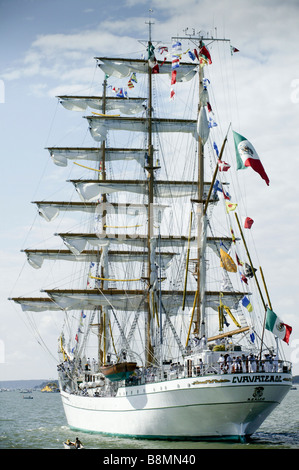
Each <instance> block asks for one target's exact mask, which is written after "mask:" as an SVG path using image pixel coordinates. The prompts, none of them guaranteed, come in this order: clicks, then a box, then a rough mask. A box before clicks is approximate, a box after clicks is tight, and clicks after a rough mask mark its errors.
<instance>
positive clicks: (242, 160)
mask: <svg viewBox="0 0 299 470" xmlns="http://www.w3.org/2000/svg"><path fill="white" fill-rule="evenodd" d="M233 135H234V141H235V149H236V157H237V170H241V169H245V168H247V167H249V166H251V168H252V169H253V170H254V171H256V172H257V173H258V174H259V175H260V176H261V177H262V178H263V180H265V181H266V184H267V185H268V186H269V178H268V176H267V174H266V172H265V170H264V167H263V165H262V162H261V160H260V159H259V156H258V154H257V153H256V151H255V148H254V147H253V145H252V144H251V143H250V142H249V141H248V140H247V139H246V137H243V136H242V135H240V134H238V133H237V132H235V131H233Z"/></svg>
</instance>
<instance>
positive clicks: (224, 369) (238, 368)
mask: <svg viewBox="0 0 299 470" xmlns="http://www.w3.org/2000/svg"><path fill="white" fill-rule="evenodd" d="M291 371H292V363H291V362H289V361H284V360H275V361H271V360H256V361H252V363H250V362H249V361H246V362H243V363H242V361H241V362H236V363H232V364H230V363H225V362H223V363H211V364H203V363H202V364H200V365H192V366H191V367H190V364H187V365H183V364H176V365H175V366H171V365H170V366H169V365H168V366H167V367H165V368H164V369H162V370H161V369H160V368H158V367H151V368H148V369H142V370H141V369H137V374H136V375H132V376H131V377H130V378H129V379H127V380H126V381H125V385H126V387H132V386H138V385H145V384H150V383H157V382H165V381H169V380H176V379H183V378H189V377H190V378H191V377H192V378H195V377H203V376H211V375H215V374H216V375H225V374H242V373H243V374H244V373H248V374H252V373H262V374H269V373H270V374H271V373H272V374H273V373H291ZM86 372H87V371H86ZM60 373H61V370H60ZM61 378H62V379H63V377H61ZM66 378H67V382H68V385H70V382H72V383H73V387H71V388H72V389H73V390H72V392H71V393H77V394H80V395H89V393H88V390H90V391H93V396H99V397H103V396H115V395H116V393H117V390H118V388H119V387H121V386H123V381H121V382H113V383H109V382H108V384H109V386H108V387H107V386H105V387H97V385H96V383H94V385H93V386H92V383H91V382H89V387H86V389H85V390H84V389H81V390H79V389H78V388H77V386H75V382H74V380H72V378H71V377H70V376H69V375H68V377H66ZM77 379H78V377H77V378H76V380H77ZM62 382H63V380H62Z"/></svg>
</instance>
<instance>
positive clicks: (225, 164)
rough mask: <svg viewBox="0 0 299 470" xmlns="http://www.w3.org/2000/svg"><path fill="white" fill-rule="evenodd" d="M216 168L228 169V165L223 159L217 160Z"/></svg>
mask: <svg viewBox="0 0 299 470" xmlns="http://www.w3.org/2000/svg"><path fill="white" fill-rule="evenodd" d="M218 169H219V171H227V170H229V169H230V165H229V164H228V163H226V162H224V161H223V160H218Z"/></svg>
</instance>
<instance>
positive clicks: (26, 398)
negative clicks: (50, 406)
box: [23, 395, 33, 400]
mask: <svg viewBox="0 0 299 470" xmlns="http://www.w3.org/2000/svg"><path fill="white" fill-rule="evenodd" d="M23 398H24V400H33V397H32V396H31V395H28V397H27V396H25V395H23Z"/></svg>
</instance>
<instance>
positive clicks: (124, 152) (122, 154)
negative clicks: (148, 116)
mask: <svg viewBox="0 0 299 470" xmlns="http://www.w3.org/2000/svg"><path fill="white" fill-rule="evenodd" d="M48 150H49V152H50V155H51V158H52V160H53V162H54V163H55V165H57V166H67V164H68V160H90V161H96V162H100V161H102V158H103V157H102V149H101V148H84V147H79V148H67V147H49V148H48ZM145 153H146V150H143V149H133V148H132V149H122V148H116V149H113V148H107V149H105V161H106V162H116V161H121V160H135V161H137V162H138V163H139V164H140V165H142V164H143V163H144V160H145Z"/></svg>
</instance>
